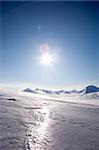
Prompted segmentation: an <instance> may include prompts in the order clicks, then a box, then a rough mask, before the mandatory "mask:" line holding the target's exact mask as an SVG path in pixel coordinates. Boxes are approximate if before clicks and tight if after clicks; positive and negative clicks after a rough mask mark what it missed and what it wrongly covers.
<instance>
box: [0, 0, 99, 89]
mask: <svg viewBox="0 0 99 150" xmlns="http://www.w3.org/2000/svg"><path fill="white" fill-rule="evenodd" d="M1 4H2V5H1V16H2V20H1V31H2V36H1V37H2V40H1V43H2V46H1V50H0V54H1V65H0V67H1V69H0V71H1V77H0V82H1V83H6V84H10V83H17V82H18V83H31V84H33V85H35V86H40V87H45V88H46V87H47V88H51V87H53V88H60V87H65V86H74V85H75V86H76V85H82V84H86V85H87V84H98V83H99V2H18V1H17V2H1ZM42 44H48V46H49V47H50V49H51V50H52V53H56V55H57V57H58V59H57V62H56V63H55V64H53V66H52V67H49V66H48V67H45V66H44V65H41V64H40V63H39V59H38V58H39V56H40V51H39V46H40V45H42Z"/></svg>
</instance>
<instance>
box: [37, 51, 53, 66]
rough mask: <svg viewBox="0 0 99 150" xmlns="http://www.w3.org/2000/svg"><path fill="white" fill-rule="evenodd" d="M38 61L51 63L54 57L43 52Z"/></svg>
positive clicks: (45, 63)
mask: <svg viewBox="0 0 99 150" xmlns="http://www.w3.org/2000/svg"><path fill="white" fill-rule="evenodd" d="M40 62H41V64H44V65H51V64H52V63H53V62H54V57H53V55H51V54H50V53H49V52H47V53H43V54H42V56H41V58H40Z"/></svg>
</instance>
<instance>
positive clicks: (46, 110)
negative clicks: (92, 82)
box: [0, 87, 99, 150]
mask: <svg viewBox="0 0 99 150" xmlns="http://www.w3.org/2000/svg"><path fill="white" fill-rule="evenodd" d="M0 150H99V93H98V92H97V93H89V94H85V95H81V94H78V93H76V94H75V93H73V94H70V95H69V94H63V95H54V94H52V95H49V94H40V93H39V94H35V93H25V92H22V91H19V90H16V89H10V88H2V87H1V88H0Z"/></svg>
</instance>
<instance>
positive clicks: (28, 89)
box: [23, 88, 36, 93]
mask: <svg viewBox="0 0 99 150" xmlns="http://www.w3.org/2000/svg"><path fill="white" fill-rule="evenodd" d="M23 92H29V93H36V91H35V90H32V89H30V88H26V89H25V90H23Z"/></svg>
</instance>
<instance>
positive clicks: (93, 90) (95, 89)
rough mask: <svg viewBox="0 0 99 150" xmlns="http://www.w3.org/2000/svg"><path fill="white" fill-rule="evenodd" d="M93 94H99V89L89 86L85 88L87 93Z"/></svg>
mask: <svg viewBox="0 0 99 150" xmlns="http://www.w3.org/2000/svg"><path fill="white" fill-rule="evenodd" d="M93 92H99V87H96V86H94V85H89V86H87V87H86V88H85V93H93Z"/></svg>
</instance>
